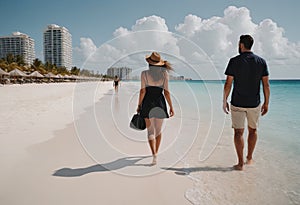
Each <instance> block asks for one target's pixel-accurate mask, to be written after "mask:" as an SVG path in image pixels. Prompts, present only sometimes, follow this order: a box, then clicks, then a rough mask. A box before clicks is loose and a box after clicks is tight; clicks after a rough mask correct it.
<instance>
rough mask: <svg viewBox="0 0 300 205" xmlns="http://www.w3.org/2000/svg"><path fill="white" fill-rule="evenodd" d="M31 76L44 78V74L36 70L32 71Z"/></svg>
mask: <svg viewBox="0 0 300 205" xmlns="http://www.w3.org/2000/svg"><path fill="white" fill-rule="evenodd" d="M29 76H30V77H35V78H43V77H44V76H43V75H42V74H40V73H39V72H38V71H34V72H32V73H31V74H30V75H29Z"/></svg>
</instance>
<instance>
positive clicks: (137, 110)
mask: <svg viewBox="0 0 300 205" xmlns="http://www.w3.org/2000/svg"><path fill="white" fill-rule="evenodd" d="M140 111H141V106H140V105H138V107H137V108H136V112H137V113H139V112H140Z"/></svg>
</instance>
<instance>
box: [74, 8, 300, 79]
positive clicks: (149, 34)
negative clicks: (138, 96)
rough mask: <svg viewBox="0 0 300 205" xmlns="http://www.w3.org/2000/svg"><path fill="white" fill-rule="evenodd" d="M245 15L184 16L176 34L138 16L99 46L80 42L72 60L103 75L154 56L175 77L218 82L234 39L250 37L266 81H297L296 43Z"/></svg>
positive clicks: (231, 11) (243, 11)
mask: <svg viewBox="0 0 300 205" xmlns="http://www.w3.org/2000/svg"><path fill="white" fill-rule="evenodd" d="M250 14H251V13H250V11H249V9H247V8H245V7H241V8H237V7H234V6H229V7H228V8H226V9H225V10H224V16H213V17H211V18H208V19H202V18H201V17H199V16H196V15H192V14H189V15H187V16H186V17H185V18H184V20H183V22H182V23H180V22H179V23H178V24H177V26H175V31H176V33H172V32H170V30H169V28H168V26H167V24H166V20H165V19H163V18H161V17H159V16H155V15H153V16H148V17H143V18H141V19H138V20H137V21H136V23H135V24H134V25H132V26H131V28H124V27H119V28H118V29H116V30H115V32H114V33H113V34H112V35H113V39H112V40H110V41H108V42H107V43H105V44H103V45H101V46H100V47H97V46H96V45H95V44H94V43H93V40H92V39H89V38H81V39H80V46H78V47H76V48H75V49H74V55H75V57H76V58H77V59H81V61H82V62H83V60H82V59H84V58H85V64H84V66H86V67H89V68H90V69H100V72H102V73H105V72H106V69H107V68H108V66H111V65H118V66H128V67H132V68H133V69H142V68H145V66H146V62H145V60H144V58H145V55H146V54H150V52H151V51H159V52H161V54H162V56H163V57H164V58H166V59H167V60H169V61H170V62H171V63H173V65H174V67H175V68H176V72H177V73H178V74H180V75H185V76H187V77H192V78H194V79H195V78H199V75H198V76H193V75H194V74H195V73H198V74H200V76H201V77H200V78H216V77H218V75H219V76H221V77H224V74H223V73H224V69H225V67H226V65H227V62H228V60H229V58H230V57H233V56H235V55H237V54H238V52H237V51H238V49H237V44H238V40H239V36H240V35H241V34H250V35H252V36H253V37H254V46H253V51H254V53H256V54H258V55H260V56H262V57H263V58H265V59H266V60H267V63H268V65H269V69H270V73H271V76H272V77H274V78H289V76H290V77H296V78H300V70H299V69H298V66H299V64H300V60H299V59H300V43H299V42H298V43H293V42H290V41H289V40H288V39H287V38H286V37H285V36H284V29H283V28H282V27H279V26H278V25H277V24H276V22H274V21H272V20H271V19H265V20H263V21H261V22H259V23H254V22H253V21H252V18H251V15H250ZM87 58H88V59H87ZM187 67H189V68H192V69H187ZM189 70H193V72H189ZM194 71H195V72H194Z"/></svg>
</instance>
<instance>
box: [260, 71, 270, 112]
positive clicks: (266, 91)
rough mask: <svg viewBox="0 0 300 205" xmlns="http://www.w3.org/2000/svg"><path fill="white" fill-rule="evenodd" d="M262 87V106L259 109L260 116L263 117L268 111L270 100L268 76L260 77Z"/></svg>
mask: <svg viewBox="0 0 300 205" xmlns="http://www.w3.org/2000/svg"><path fill="white" fill-rule="evenodd" d="M262 85H263V92H264V98H265V101H264V104H263V105H262V107H261V115H265V114H266V113H267V112H268V110H269V99H270V83H269V76H263V77H262Z"/></svg>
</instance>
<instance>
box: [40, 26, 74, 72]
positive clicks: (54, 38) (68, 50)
mask: <svg viewBox="0 0 300 205" xmlns="http://www.w3.org/2000/svg"><path fill="white" fill-rule="evenodd" d="M44 60H45V63H46V62H49V63H51V64H55V65H56V66H58V67H62V66H64V67H66V68H67V69H71V67H72V35H71V34H70V33H69V31H68V29H66V28H65V27H62V26H58V25H55V24H51V25H48V27H47V28H46V30H45V31H44Z"/></svg>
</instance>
